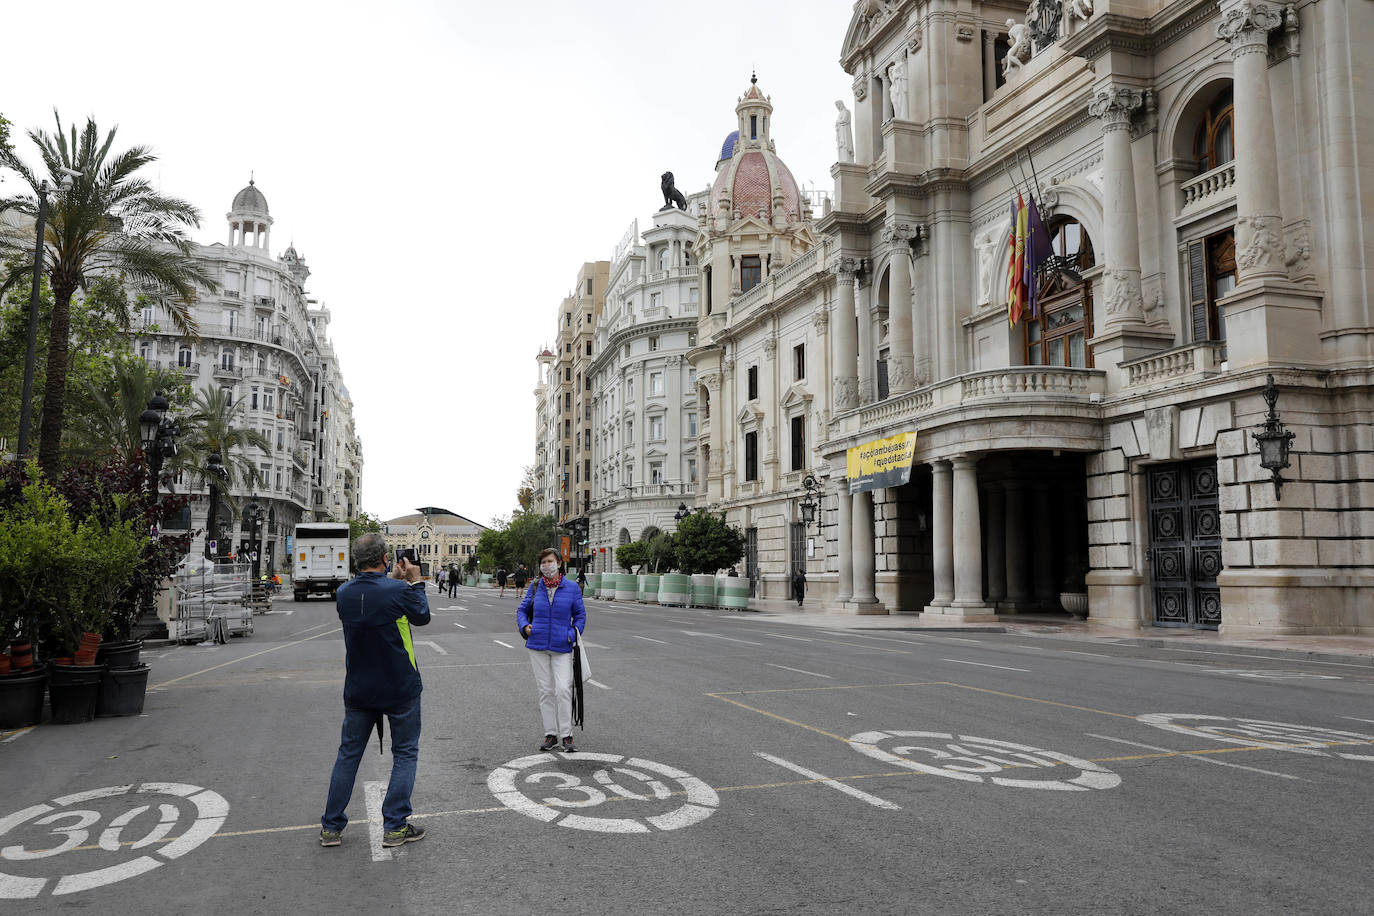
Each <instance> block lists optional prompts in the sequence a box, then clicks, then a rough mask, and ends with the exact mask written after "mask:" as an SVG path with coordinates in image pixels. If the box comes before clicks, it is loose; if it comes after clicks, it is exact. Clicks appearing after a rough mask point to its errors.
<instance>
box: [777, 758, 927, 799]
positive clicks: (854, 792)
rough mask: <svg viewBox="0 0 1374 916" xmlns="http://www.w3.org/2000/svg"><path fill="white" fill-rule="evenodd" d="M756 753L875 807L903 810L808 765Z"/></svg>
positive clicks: (784, 767)
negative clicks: (823, 774) (824, 774)
mask: <svg viewBox="0 0 1374 916" xmlns="http://www.w3.org/2000/svg"><path fill="white" fill-rule="evenodd" d="M754 754H755V756H758V757H762V758H763V759H764V760H767V761H768V762H769V763H776V764H777V765H778V766H780V767H782V768H783V769H786V770H791V771H792V772H793V773H799V774H800V775H802V776H805V777H806V778H808V779H814V780H816V781H817V782H818V783H820V784H821V785H823V786H829V787H830V788H832V789H838V790H839V791H841V792H843V793H844V794H845V795H848V796H850V797H851V798H857V799H858V800H859V801H861V802H866V803H868V804H870V805H872V806H873V807H875V808H882V809H883V810H884V811H901V810H902V809H901V806H900V805H894V804H893V803H892V802H890V801H885V800H883V799H881V798H879V797H878V796H876V795H869V794H868V793H867V792H865V791H863V790H862V789H856V788H854V787H853V786H847V785H845V784H844V783H842V782H839V781H837V780H834V779H831V778H830V777H829V776H822V775H821V774H820V773H817V772H816V771H814V770H808V769H807V768H806V767H803V766H797V764H795V763H792V762H790V761H787V760H783V759H782V758H781V757H774V756H773V755H772V754H765V753H764V752H763V751H755V752H754Z"/></svg>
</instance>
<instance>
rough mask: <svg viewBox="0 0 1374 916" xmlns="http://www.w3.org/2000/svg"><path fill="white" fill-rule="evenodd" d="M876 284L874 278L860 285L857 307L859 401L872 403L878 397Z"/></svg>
mask: <svg viewBox="0 0 1374 916" xmlns="http://www.w3.org/2000/svg"><path fill="white" fill-rule="evenodd" d="M873 290H874V286H873V283H872V278H868V279H867V280H866V282H863V283H861V284H860V285H859V295H858V298H857V300H856V301H855V308H856V309H857V310H858V312H859V403H860V404H872V403H873V402H874V400H876V399H877V397H878V386H877V382H876V378H877V375H876V373H877V368H878V364H877V356H876V355H875V353H874V352H873V338H874V337H875V333H874V330H873V324H874V321H875V318H874V308H873V306H874V297H873Z"/></svg>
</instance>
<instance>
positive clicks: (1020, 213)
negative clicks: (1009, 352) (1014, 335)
mask: <svg viewBox="0 0 1374 916" xmlns="http://www.w3.org/2000/svg"><path fill="white" fill-rule="evenodd" d="M1026 216H1027V213H1026V202H1025V199H1024V198H1022V197H1021V193H1020V192H1019V191H1018V192H1017V194H1016V221H1015V226H1016V228H1015V230H1014V232H1013V234H1012V238H1013V240H1014V245H1013V246H1012V250H1013V260H1012V266H1011V290H1010V299H1009V301H1008V303H1007V311H1008V314H1009V316H1010V318H1011V323H1012V325H1013V326H1015V325H1016V323H1017V322H1018V321H1020V320H1021V314H1022V313H1023V312H1024V311H1025V310H1026V226H1027V223H1026Z"/></svg>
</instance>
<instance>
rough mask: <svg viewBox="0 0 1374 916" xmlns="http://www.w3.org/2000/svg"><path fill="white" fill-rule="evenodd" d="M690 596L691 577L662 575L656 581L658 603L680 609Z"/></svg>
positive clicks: (679, 574)
mask: <svg viewBox="0 0 1374 916" xmlns="http://www.w3.org/2000/svg"><path fill="white" fill-rule="evenodd" d="M691 596H692V577H691V576H684V575H683V574H682V573H664V574H663V575H662V576H661V577H659V580H658V603H659V604H667V605H676V606H678V607H682V606H684V605H686V604H687V602H688V600H690V599H691Z"/></svg>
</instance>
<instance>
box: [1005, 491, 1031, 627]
mask: <svg viewBox="0 0 1374 916" xmlns="http://www.w3.org/2000/svg"><path fill="white" fill-rule="evenodd" d="M1004 489H1005V491H1006V496H1007V505H1006V517H1005V519H1004V522H1003V530H1004V531H1005V533H1006V538H1007V541H1006V543H1007V551H1006V554H1007V601H1008V602H1009V603H1010V604H1011V605H1012V606H1013V607H1016V608H1021V607H1025V606H1026V605H1027V604H1028V603H1029V602H1030V587H1029V584H1028V583H1027V582H1026V555H1027V551H1026V490H1025V484H1023V483H1021V481H1019V480H1009V481H1007V482H1006V483H1005V484H1004Z"/></svg>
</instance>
